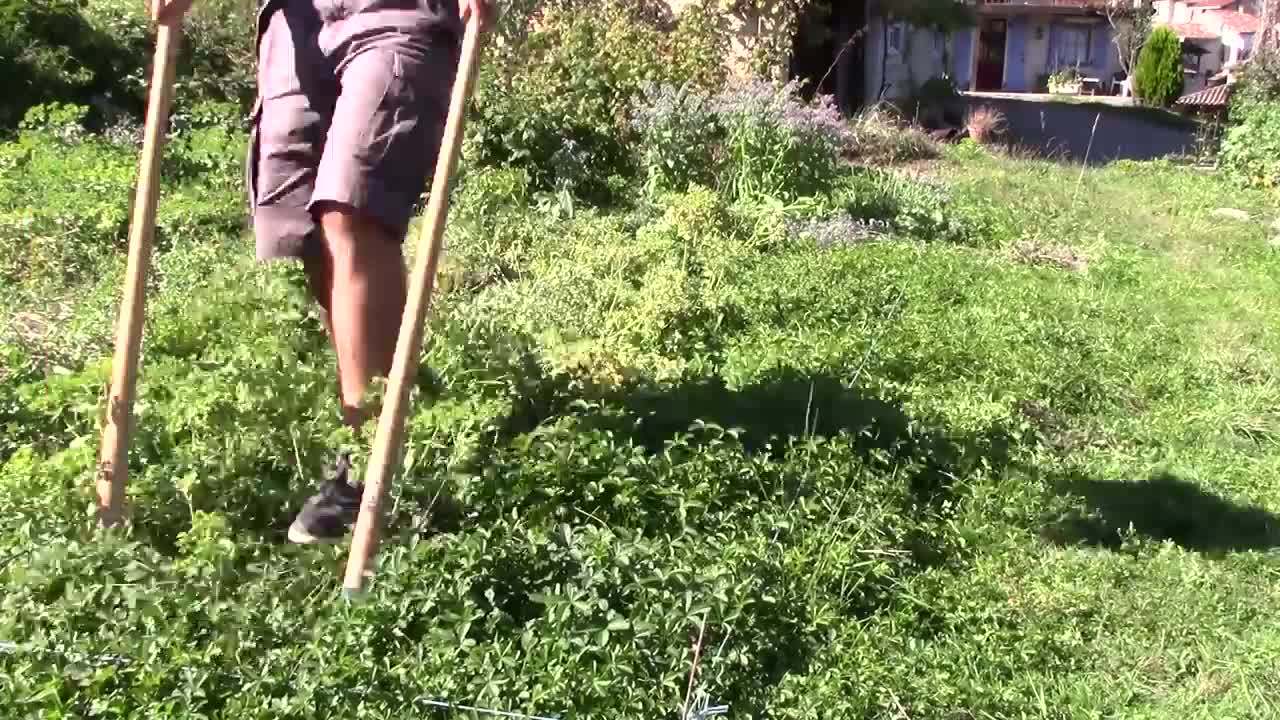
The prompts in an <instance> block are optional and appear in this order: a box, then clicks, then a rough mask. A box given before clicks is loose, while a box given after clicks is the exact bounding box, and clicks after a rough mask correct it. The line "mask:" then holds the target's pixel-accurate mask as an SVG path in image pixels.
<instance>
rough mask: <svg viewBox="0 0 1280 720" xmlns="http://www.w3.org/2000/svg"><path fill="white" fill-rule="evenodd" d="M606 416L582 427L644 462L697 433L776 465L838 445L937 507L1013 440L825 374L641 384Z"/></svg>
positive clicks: (790, 372) (1001, 456)
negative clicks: (808, 443)
mask: <svg viewBox="0 0 1280 720" xmlns="http://www.w3.org/2000/svg"><path fill="white" fill-rule="evenodd" d="M604 405H606V406H607V407H608V408H609V410H608V411H604V412H594V413H591V414H588V415H586V416H584V417H582V418H581V419H582V425H583V426H584V427H588V428H599V429H604V430H608V431H611V432H613V433H615V434H617V435H621V436H625V437H629V438H630V439H631V440H632V441H633V442H635V443H636V444H638V445H640V446H642V447H644V448H645V449H646V450H647V451H648V452H650V453H658V452H661V451H662V449H663V447H664V446H665V444H666V443H667V442H668V441H669V440H671V439H672V438H675V437H677V436H681V435H684V434H685V433H688V432H689V431H690V430H691V429H692V428H694V427H696V426H698V425H700V424H701V425H713V426H717V427H719V428H722V429H725V430H732V431H734V433H735V434H736V437H737V442H739V443H740V444H741V446H742V448H743V451H744V452H747V453H752V454H761V453H763V454H765V455H767V456H769V457H772V458H774V459H781V458H783V457H784V456H785V455H786V453H787V452H788V451H789V448H790V447H791V446H792V445H794V444H795V443H797V442H803V441H805V440H806V439H810V438H828V439H829V438H835V437H844V438H847V439H848V442H849V443H850V444H851V445H852V447H853V448H854V449H855V451H856V452H857V453H858V454H859V455H860V456H861V457H862V458H863V460H864V461H865V462H867V463H868V464H870V465H871V466H873V467H876V468H879V469H882V470H885V471H889V470H891V469H895V468H896V469H900V470H904V472H903V476H904V477H905V478H907V481H908V483H909V489H910V491H911V498H912V501H913V502H917V503H922V504H928V503H940V502H942V501H944V500H945V499H947V498H949V497H951V496H952V494H953V490H954V488H955V482H956V480H957V479H958V478H963V477H965V476H966V475H968V474H969V473H970V472H972V471H973V470H974V469H975V468H977V467H979V466H980V465H982V466H985V467H988V468H993V469H1000V468H1003V467H1005V466H1007V464H1008V463H1009V462H1010V447H1011V438H1010V437H1009V436H1008V435H1006V434H1004V433H1003V432H1001V431H997V430H995V429H991V430H988V431H985V432H981V433H963V434H955V433H951V432H949V431H948V430H947V429H946V428H944V427H942V426H941V424H939V423H932V422H929V421H927V420H922V419H919V418H912V417H911V416H910V415H908V414H907V413H906V412H905V411H904V410H903V406H902V404H901V402H900V401H898V400H897V399H894V398H888V397H880V396H877V395H875V394H872V393H868V392H866V391H865V390H864V389H862V388H858V387H854V386H850V385H847V384H846V383H845V382H844V381H843V380H841V379H840V378H838V377H836V376H834V375H832V374H825V373H807V372H803V371H800V370H795V369H789V368H783V369H777V370H774V371H771V372H768V373H765V374H763V375H762V376H760V377H758V378H756V379H754V380H753V381H751V382H749V383H747V384H744V385H742V386H739V387H731V386H730V385H729V384H728V383H727V382H726V381H725V379H724V378H722V377H719V376H714V375H713V376H707V377H703V378H697V379H693V380H689V381H686V382H683V383H678V384H675V385H660V384H656V383H641V384H638V385H635V386H632V387H628V388H627V389H626V390H624V391H619V392H617V393H614V394H613V395H611V396H609V397H608V398H606V400H605V402H604Z"/></svg>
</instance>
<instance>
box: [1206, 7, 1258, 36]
mask: <svg viewBox="0 0 1280 720" xmlns="http://www.w3.org/2000/svg"><path fill="white" fill-rule="evenodd" d="M1217 15H1218V17H1220V18H1222V28H1223V29H1224V30H1231V31H1232V32H1238V33H1256V32H1258V29H1259V28H1261V27H1262V21H1261V20H1259V19H1258V18H1257V17H1255V16H1253V15H1246V14H1245V13H1242V12H1226V11H1221V10H1220V11H1217Z"/></svg>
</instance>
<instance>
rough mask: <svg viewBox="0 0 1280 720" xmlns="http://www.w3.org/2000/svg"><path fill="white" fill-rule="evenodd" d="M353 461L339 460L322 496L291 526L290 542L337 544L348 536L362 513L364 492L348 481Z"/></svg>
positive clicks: (310, 500) (314, 497) (314, 498)
mask: <svg viewBox="0 0 1280 720" xmlns="http://www.w3.org/2000/svg"><path fill="white" fill-rule="evenodd" d="M350 470H351V461H350V458H349V457H348V456H347V455H345V454H344V455H342V456H340V457H339V458H338V462H337V464H336V465H335V466H334V470H333V476H332V477H331V478H330V479H329V480H328V481H327V482H326V483H325V485H324V487H322V488H321V489H320V492H318V493H316V494H315V495H312V496H311V497H310V498H308V499H307V502H306V503H305V504H303V506H302V510H300V511H299V512H298V516H297V517H296V518H294V520H293V525H291V526H289V542H293V543H298V544H300V545H314V544H316V543H337V542H340V541H341V540H342V539H343V538H344V537H346V535H347V531H348V530H350V528H351V526H352V525H353V524H355V521H356V516H357V515H358V514H359V513H360V498H361V496H362V494H363V492H364V490H363V488H362V487H361V486H360V485H359V484H353V483H351V482H350V481H349V480H348V477H347V476H348V474H349V473H350Z"/></svg>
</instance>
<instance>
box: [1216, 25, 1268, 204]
mask: <svg viewBox="0 0 1280 720" xmlns="http://www.w3.org/2000/svg"><path fill="white" fill-rule="evenodd" d="M1219 162H1220V163H1221V165H1222V167H1223V169H1225V170H1226V172H1227V173H1228V174H1229V175H1230V176H1231V177H1233V178H1234V179H1235V180H1236V181H1237V182H1240V183H1242V184H1244V185H1248V186H1253V187H1268V188H1274V187H1277V186H1280V51H1276V50H1264V51H1262V52H1259V53H1257V54H1255V55H1254V56H1253V57H1252V58H1250V59H1249V62H1248V63H1247V64H1246V65H1245V66H1244V70H1243V72H1241V75H1240V82H1239V84H1238V85H1237V86H1236V89H1235V92H1234V93H1233V94H1232V97H1231V117H1230V123H1229V125H1228V127H1227V129H1226V131H1225V133H1224V134H1223V138H1222V144H1221V149H1220V152H1219Z"/></svg>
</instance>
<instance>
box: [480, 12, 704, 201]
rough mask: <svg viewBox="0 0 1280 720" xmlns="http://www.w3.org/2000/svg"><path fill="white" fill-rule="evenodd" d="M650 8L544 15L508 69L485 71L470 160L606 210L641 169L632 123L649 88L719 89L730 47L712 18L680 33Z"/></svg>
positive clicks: (518, 44) (694, 16) (686, 25)
mask: <svg viewBox="0 0 1280 720" xmlns="http://www.w3.org/2000/svg"><path fill="white" fill-rule="evenodd" d="M645 5H646V4H645V3H633V2H626V1H625V0H588V1H587V2H581V3H563V4H556V5H554V6H552V7H550V8H544V9H543V10H542V12H541V13H540V15H539V17H538V23H537V26H536V27H535V29H533V30H532V31H530V32H528V33H527V35H525V34H521V36H520V37H518V38H515V39H514V40H513V41H514V42H515V44H514V45H513V46H512V47H510V49H509V50H508V51H507V52H506V53H505V55H506V57H504V59H503V61H502V62H492V63H486V64H485V65H484V66H483V67H482V69H481V78H480V83H479V86H478V88H477V101H476V109H475V113H474V115H473V120H472V121H470V122H469V124H468V138H467V152H468V156H469V158H470V159H471V160H472V161H473V162H474V163H476V164H478V165H489V166H492V165H506V166H515V167H519V168H521V169H524V170H525V171H526V172H528V173H529V177H530V182H531V189H532V190H534V191H535V192H540V191H556V190H568V191H569V192H571V193H572V194H573V195H574V196H576V197H578V198H582V199H586V200H588V201H591V202H594V203H597V204H602V203H608V202H611V201H612V200H614V199H616V198H615V196H616V194H617V192H616V189H617V186H618V182H617V180H616V178H634V177H635V176H636V175H637V174H638V172H639V170H638V167H637V165H636V160H635V157H634V153H633V152H632V148H633V141H634V140H635V136H634V134H633V132H632V131H631V128H630V127H629V126H628V123H627V120H628V116H629V114H630V110H631V108H632V107H633V104H634V102H635V101H636V100H637V99H638V98H639V97H640V95H641V93H642V90H643V88H644V87H645V86H646V85H648V84H650V83H657V84H670V85H675V86H680V85H683V84H685V83H691V84H693V85H695V86H698V87H711V86H714V85H716V84H718V83H719V82H720V80H721V79H722V77H723V71H722V70H721V69H720V68H721V65H722V63H721V62H719V61H716V62H708V58H711V57H721V56H722V48H723V47H724V46H725V43H726V42H727V41H726V40H725V36H724V34H723V32H722V31H721V30H720V28H719V26H718V25H717V24H715V23H713V22H709V21H708V19H707V17H706V14H705V13H699V12H694V13H691V14H689V15H688V16H684V15H682V18H681V20H680V22H679V23H678V24H676V25H675V26H674V27H671V26H669V25H668V24H667V23H664V22H662V21H661V20H660V18H658V17H656V16H655V14H654V13H653V12H651V10H650V9H649V8H647V7H646V6H645Z"/></svg>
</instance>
